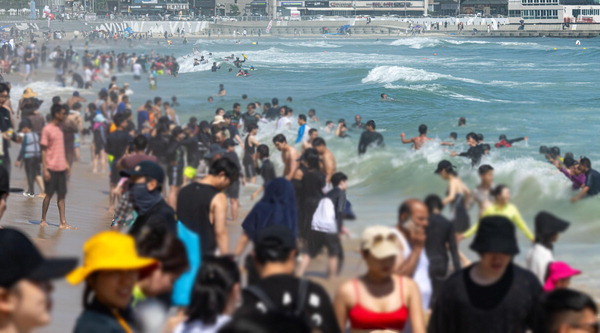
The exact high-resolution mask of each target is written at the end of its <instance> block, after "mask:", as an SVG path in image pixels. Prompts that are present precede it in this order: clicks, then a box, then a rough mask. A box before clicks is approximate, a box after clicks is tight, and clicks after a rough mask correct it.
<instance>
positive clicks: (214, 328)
mask: <svg viewBox="0 0 600 333" xmlns="http://www.w3.org/2000/svg"><path fill="white" fill-rule="evenodd" d="M230 320H231V317H230V316H227V315H220V316H218V317H217V322H216V323H214V324H212V325H205V324H204V323H203V322H202V321H200V320H194V321H192V322H191V323H187V322H183V323H181V324H179V325H177V328H175V331H173V333H217V332H219V330H220V329H221V327H223V326H225V324H227V323H228V322H229V321H230Z"/></svg>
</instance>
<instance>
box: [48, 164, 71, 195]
mask: <svg viewBox="0 0 600 333" xmlns="http://www.w3.org/2000/svg"><path fill="white" fill-rule="evenodd" d="M48 172H50V180H49V181H46V180H44V189H45V192H46V195H49V196H52V195H54V193H56V194H58V195H66V194H67V171H66V170H65V171H52V170H48Z"/></svg>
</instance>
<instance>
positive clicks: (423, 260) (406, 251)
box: [394, 228, 433, 310]
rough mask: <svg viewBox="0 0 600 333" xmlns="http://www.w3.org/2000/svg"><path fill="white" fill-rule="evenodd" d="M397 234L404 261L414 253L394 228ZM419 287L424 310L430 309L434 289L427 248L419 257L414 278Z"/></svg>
mask: <svg viewBox="0 0 600 333" xmlns="http://www.w3.org/2000/svg"><path fill="white" fill-rule="evenodd" d="M394 230H395V231H396V233H397V234H398V235H399V237H398V239H399V240H400V242H402V248H403V251H402V252H403V257H404V260H406V259H407V258H408V256H410V253H411V252H412V250H411V248H410V245H409V244H408V241H407V240H406V238H404V235H402V233H401V232H400V231H399V230H398V229H396V228H394ZM412 279H413V280H414V281H415V283H416V284H417V286H419V291H421V302H422V303H423V309H425V310H427V309H429V302H430V301H431V294H432V293H433V289H432V287H431V279H430V278H429V258H427V253H426V252H425V248H423V250H422V251H421V255H420V256H419V263H418V264H417V268H416V269H415V275H414V276H413V277H412Z"/></svg>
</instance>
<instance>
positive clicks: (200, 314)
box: [187, 257, 240, 325]
mask: <svg viewBox="0 0 600 333" xmlns="http://www.w3.org/2000/svg"><path fill="white" fill-rule="evenodd" d="M239 282H240V272H239V270H238V267H237V265H236V264H235V262H233V260H231V259H230V258H225V257H205V258H203V262H202V267H200V271H199V272H198V276H197V277H196V282H195V284H194V291H193V293H192V301H191V303H190V306H189V307H188V309H187V315H188V322H192V321H194V320H200V321H202V322H203V323H204V324H208V325H212V324H214V323H215V322H216V321H217V316H218V315H219V314H221V313H223V311H224V310H225V306H226V305H227V299H228V298H229V295H231V291H232V290H233V287H234V286H235V285H236V284H238V283H239Z"/></svg>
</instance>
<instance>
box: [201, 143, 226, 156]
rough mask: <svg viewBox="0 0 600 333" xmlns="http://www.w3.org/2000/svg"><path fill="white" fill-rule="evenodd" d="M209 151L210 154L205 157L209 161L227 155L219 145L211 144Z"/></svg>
mask: <svg viewBox="0 0 600 333" xmlns="http://www.w3.org/2000/svg"><path fill="white" fill-rule="evenodd" d="M208 151H209V153H208V154H206V155H204V158H205V159H207V160H212V159H213V158H214V157H215V156H217V155H222V154H224V153H225V150H224V149H223V147H221V146H220V145H219V144H218V143H213V144H211V145H210V147H209V149H208Z"/></svg>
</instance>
